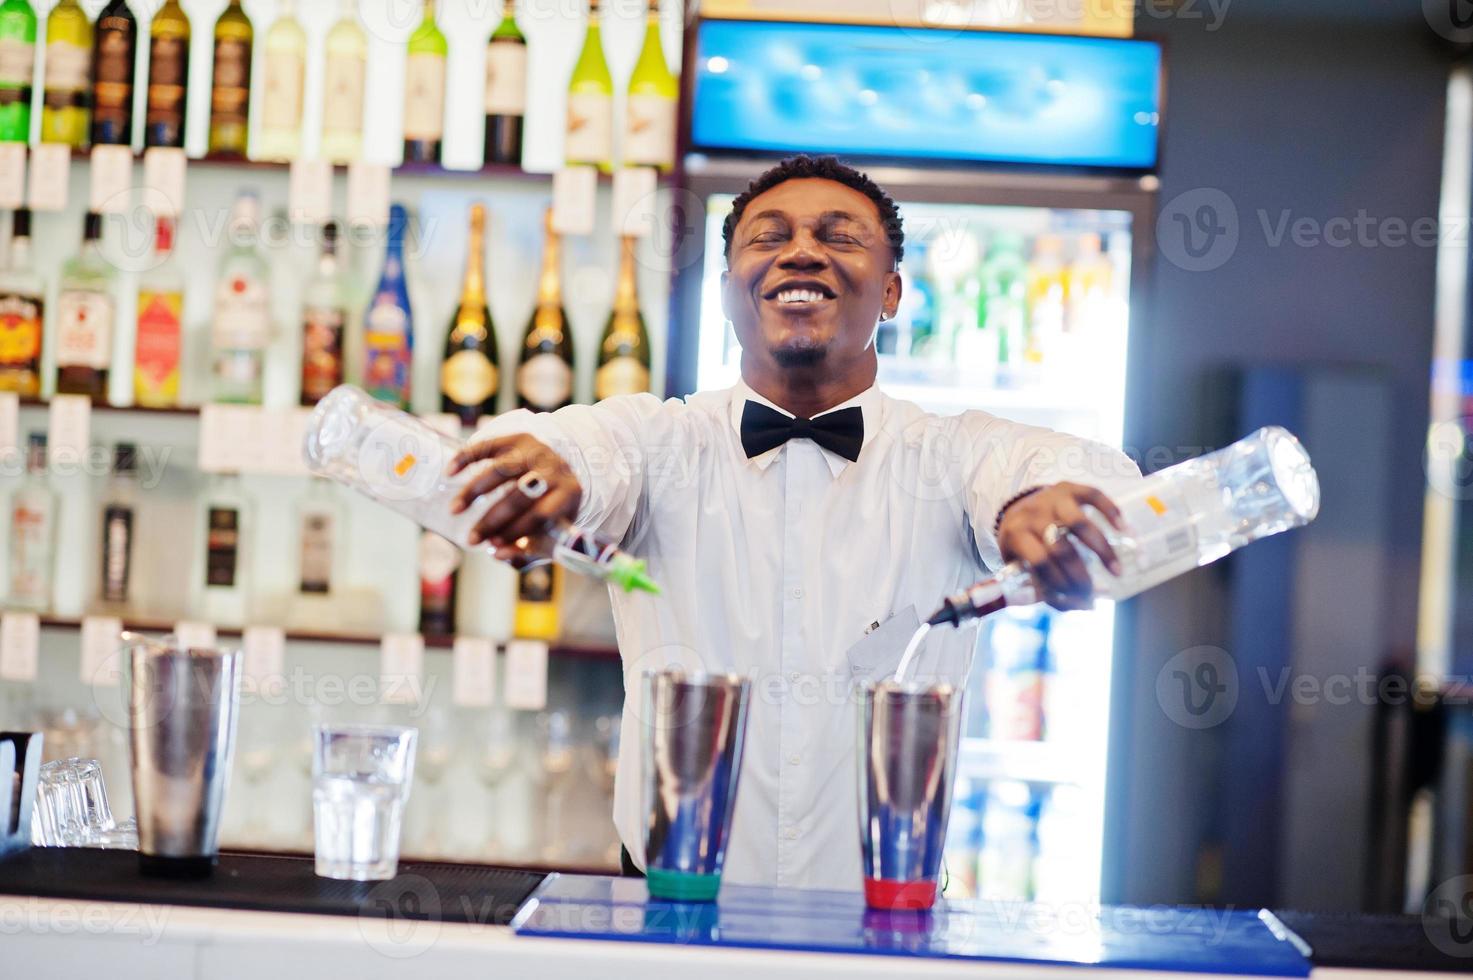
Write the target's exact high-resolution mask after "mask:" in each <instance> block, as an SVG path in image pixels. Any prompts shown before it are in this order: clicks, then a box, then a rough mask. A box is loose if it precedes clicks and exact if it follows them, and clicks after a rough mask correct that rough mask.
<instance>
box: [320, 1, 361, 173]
mask: <svg viewBox="0 0 1473 980" xmlns="http://www.w3.org/2000/svg"><path fill="white" fill-rule="evenodd" d="M340 4H341V10H340V13H339V15H338V20H337V23H335V24H333V25H332V29H331V30H329V31H328V32H327V43H326V47H327V51H326V61H325V66H324V74H325V79H324V82H323V96H322V150H321V156H322V158H323V159H324V160H331V161H332V162H333V163H352V162H353V161H355V160H357V159H358V157H359V156H361V155H362V153H363V88H364V84H365V79H366V78H367V75H368V35H366V34H365V33H364V31H363V26H362V25H361V24H360V23H359V22H358V0H340Z"/></svg>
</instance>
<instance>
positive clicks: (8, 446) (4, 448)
mask: <svg viewBox="0 0 1473 980" xmlns="http://www.w3.org/2000/svg"><path fill="white" fill-rule="evenodd" d="M19 452H20V396H19V395H17V394H16V393H15V392H13V391H0V457H3V456H9V455H11V454H12V453H17V454H18V453H19ZM16 458H17V460H19V461H22V462H23V458H22V457H20V456H17V457H16Z"/></svg>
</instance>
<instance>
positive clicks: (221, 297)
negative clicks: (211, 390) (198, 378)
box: [211, 192, 271, 405]
mask: <svg viewBox="0 0 1473 980" xmlns="http://www.w3.org/2000/svg"><path fill="white" fill-rule="evenodd" d="M260 220H261V204H260V201H259V199H258V198H257V197H256V195H255V193H254V192H245V193H242V194H241V195H240V196H239V197H238V198H236V200H235V206H234V207H233V208H232V209H231V212H230V226H229V238H230V250H229V251H228V252H227V253H226V255H225V258H224V259H223V260H222V261H221V263H220V276H219V279H218V280H217V281H216V285H215V309H214V321H213V324H212V328H211V341H212V346H213V350H214V357H213V373H214V381H215V401H218V402H235V403H239V404H245V405H259V404H261V395H262V385H263V381H264V376H265V361H266V347H267V345H268V344H269V343H270V341H271V270H270V267H269V266H268V265H267V264H266V259H265V257H263V256H262V255H261V252H260V249H259V248H258V247H257V242H256V236H257V230H258V228H259V225H260Z"/></svg>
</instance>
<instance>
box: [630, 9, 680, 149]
mask: <svg viewBox="0 0 1473 980" xmlns="http://www.w3.org/2000/svg"><path fill="white" fill-rule="evenodd" d="M649 3H650V8H649V15H648V18H647V19H646V21H645V29H644V46H643V47H642V48H640V50H639V60H637V61H635V63H634V70H633V71H632V72H630V74H629V102H628V106H627V111H626V113H625V116H624V165H625V166H626V167H659V168H660V169H661V170H669V169H670V168H671V167H673V166H674V165H675V106H676V103H677V102H678V101H679V100H680V84H679V83H678V82H677V81H676V80H675V76H674V75H672V74H671V73H670V66H669V65H668V64H667V63H666V61H665V46H664V45H663V44H661V43H660V0H649Z"/></svg>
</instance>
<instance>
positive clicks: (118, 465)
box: [97, 442, 138, 612]
mask: <svg viewBox="0 0 1473 980" xmlns="http://www.w3.org/2000/svg"><path fill="white" fill-rule="evenodd" d="M137 537H138V447H137V446H135V445H134V444H133V443H131V442H120V443H118V444H117V445H116V446H115V447H114V448H113V472H112V477H111V479H110V480H108V487H107V496H106V497H105V498H104V500H103V504H102V548H101V549H100V550H101V554H102V565H101V569H100V572H101V575H100V578H99V582H98V589H97V594H98V599H99V601H100V603H101V605H102V606H103V607H104V608H107V609H111V610H116V611H118V612H126V611H127V610H128V609H129V608H130V604H131V600H132V585H133V542H134V541H135V540H136V539H137Z"/></svg>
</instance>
